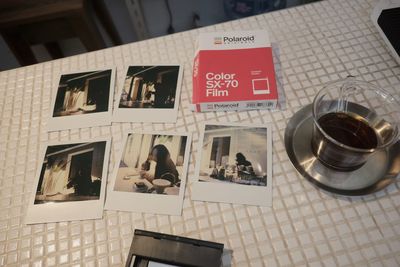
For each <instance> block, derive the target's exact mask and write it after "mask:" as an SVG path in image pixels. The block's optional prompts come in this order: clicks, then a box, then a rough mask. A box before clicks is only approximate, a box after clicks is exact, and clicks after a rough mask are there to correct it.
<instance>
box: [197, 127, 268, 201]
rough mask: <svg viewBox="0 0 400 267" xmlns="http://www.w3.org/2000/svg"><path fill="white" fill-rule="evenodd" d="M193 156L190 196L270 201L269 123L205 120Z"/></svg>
mask: <svg viewBox="0 0 400 267" xmlns="http://www.w3.org/2000/svg"><path fill="white" fill-rule="evenodd" d="M197 158H198V161H197V164H196V171H195V173H196V178H195V181H194V182H193V187H192V199H193V200H201V201H212V202H225V203H235V204H247V205H259V206H271V205H272V162H271V161H272V136H271V126H270V125H247V124H233V123H229V124H223V123H219V122H218V123H215V124H213V123H210V124H208V123H207V124H205V125H204V126H203V131H202V134H201V137H200V140H199V148H198V157H197Z"/></svg>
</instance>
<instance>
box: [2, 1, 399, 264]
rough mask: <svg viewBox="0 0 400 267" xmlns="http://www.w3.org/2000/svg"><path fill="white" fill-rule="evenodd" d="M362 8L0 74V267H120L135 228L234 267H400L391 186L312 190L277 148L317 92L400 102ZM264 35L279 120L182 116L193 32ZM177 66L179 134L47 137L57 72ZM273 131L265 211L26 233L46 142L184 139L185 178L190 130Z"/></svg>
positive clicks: (343, 6) (90, 132)
mask: <svg viewBox="0 0 400 267" xmlns="http://www.w3.org/2000/svg"><path fill="white" fill-rule="evenodd" d="M374 3H375V2H374V1H371V0H367V1H365V0H352V1H348V0H332V1H329V0H327V1H322V2H318V3H315V4H310V5H305V6H300V7H296V8H291V9H287V10H283V11H279V12H274V13H269V14H265V15H260V16H256V17H251V18H247V19H243V20H237V21H232V22H228V23H224V24H219V25H215V26H211V27H207V28H202V29H200V30H194V31H189V32H183V33H177V34H174V35H170V36H166V37H162V38H157V39H152V40H148V41H144V42H138V43H133V44H129V45H124V46H120V47H114V48H110V49H105V50H101V51H97V52H93V53H87V54H82V55H79V56H75V57H70V58H65V59H61V60H56V61H51V62H47V63H43V64H38V65H34V66H30V67H25V68H19V69H15V70H11V71H5V72H1V73H0V119H1V127H0V266H3V265H7V266H60V265H68V266H80V265H84V266H112V265H115V266H121V265H123V264H124V261H125V259H126V255H127V253H128V250H129V246H130V242H131V238H132V235H133V231H134V229H135V228H141V229H147V230H154V231H161V232H165V233H171V234H177V235H184V236H188V237H193V238H202V239H206V240H213V241H217V242H222V243H224V244H225V245H226V247H227V248H229V249H233V251H234V254H233V265H234V266H250V265H251V266H276V265H280V266H306V265H308V266H339V265H340V266H349V265H352V266H399V265H400V182H399V181H397V182H396V183H394V184H392V185H390V186H389V187H387V188H386V189H384V190H383V191H381V192H379V193H376V194H373V195H369V196H365V197H357V198H349V197H337V196H334V195H331V194H328V193H324V192H321V191H319V190H317V189H315V188H314V187H313V186H312V185H310V184H309V183H308V182H307V181H305V180H304V179H303V178H302V177H301V176H300V175H299V174H298V173H297V172H296V170H295V169H294V168H293V167H292V165H291V163H290V161H289V159H288V157H287V155H286V152H285V149H284V144H283V135H284V130H285V126H286V123H287V121H288V119H289V118H290V117H291V116H292V115H293V113H294V112H296V111H297V110H298V109H299V108H301V107H302V106H303V105H306V104H308V103H310V102H311V101H312V99H313V96H314V95H315V93H316V91H317V90H319V89H320V88H321V85H322V84H324V83H326V82H328V81H332V80H336V79H338V78H343V77H346V76H347V75H348V74H352V75H356V76H358V77H359V78H360V79H363V80H367V81H373V82H374V83H376V84H378V85H381V86H383V87H385V88H386V89H387V90H389V91H391V92H392V93H397V94H399V91H400V78H399V77H400V68H399V66H397V65H396V63H395V61H394V60H393V59H392V58H391V56H390V55H389V52H388V49H387V48H386V47H385V45H384V43H383V41H382V40H381V39H380V38H379V35H378V33H377V31H376V30H375V28H374V27H373V25H372V23H371V21H370V19H369V14H370V12H371V9H372V6H373V4H374ZM254 28H265V29H267V30H269V32H270V34H271V39H272V41H274V42H277V43H279V46H280V49H281V60H282V68H283V81H284V88H285V91H286V96H287V109H286V110H285V111H276V112H269V111H250V112H219V113H202V114H196V113H192V112H190V111H189V103H190V98H191V87H192V82H191V64H192V57H193V53H194V40H195V37H196V36H197V35H198V33H199V32H200V31H217V30H218V31H221V30H233V29H235V30H239V29H254ZM173 61H180V62H183V63H184V67H185V74H184V81H183V90H182V97H181V104H180V110H179V117H178V121H177V123H176V124H150V123H144V124H140V123H135V124H133V123H132V124H130V123H123V124H120V123H115V124H113V125H112V126H111V127H108V126H107V127H94V128H85V129H79V130H70V131H61V132H54V133H50V134H49V133H47V132H46V128H45V126H46V123H47V122H46V119H47V116H48V114H49V112H50V99H51V96H52V95H51V94H52V93H51V92H52V89H54V84H55V83H57V80H58V78H59V76H58V75H59V73H60V72H68V71H72V72H73V71H76V70H85V69H89V68H90V69H93V68H100V67H103V66H110V65H111V66H112V65H116V66H117V67H118V71H117V74H118V77H117V78H118V79H119V78H121V77H123V75H124V67H125V65H127V64H131V63H134V64H148V63H150V64H151V63H159V62H164V63H166V62H173ZM206 120H217V121H221V122H238V121H243V122H255V123H267V122H268V123H271V124H272V125H273V142H274V145H273V154H274V156H273V168H274V170H273V172H274V176H273V181H274V188H273V193H274V197H273V207H272V208H261V207H251V206H243V205H230V204H215V203H204V202H193V201H191V198H190V195H191V188H190V186H189V187H188V188H187V190H186V197H185V201H184V208H183V213H182V216H181V217H173V216H158V215H149V214H137V213H129V212H116V211H106V212H104V217H103V219H101V220H90V221H78V222H68V223H50V224H39V225H35V226H26V225H24V223H23V219H24V215H25V211H26V209H27V205H28V201H29V196H30V194H31V188H32V183H33V180H34V175H35V169H36V167H37V166H38V164H39V162H40V161H41V160H42V159H40V158H39V148H40V147H43V146H45V145H46V143H47V142H48V141H53V140H61V141H66V140H76V139H79V138H91V137H97V136H110V135H111V136H112V137H113V146H112V154H111V157H110V159H111V160H110V165H109V166H110V168H109V173H111V172H112V169H113V165H114V162H115V160H116V158H115V155H116V149H115V148H116V145H120V144H121V142H122V136H123V133H124V131H126V130H132V129H133V130H176V131H190V132H193V137H194V138H193V145H192V154H191V162H190V169H189V179H190V178H192V177H193V172H194V164H195V162H196V152H197V151H196V150H197V143H198V138H199V123H200V122H203V121H206Z"/></svg>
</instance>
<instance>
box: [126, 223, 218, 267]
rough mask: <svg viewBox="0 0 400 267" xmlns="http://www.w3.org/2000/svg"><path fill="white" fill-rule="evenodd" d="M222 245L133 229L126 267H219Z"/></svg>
mask: <svg viewBox="0 0 400 267" xmlns="http://www.w3.org/2000/svg"><path fill="white" fill-rule="evenodd" d="M223 250H224V244H221V243H215V242H209V241H203V240H199V239H192V238H186V237H180V236H175V235H168V234H162V233H157V232H150V231H144V230H138V229H136V230H135V234H134V236H133V239H132V244H131V248H130V250H129V255H128V259H127V261H126V264H125V266H126V267H176V266H197V267H220V266H222V254H223Z"/></svg>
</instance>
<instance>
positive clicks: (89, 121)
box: [47, 66, 116, 132]
mask: <svg viewBox="0 0 400 267" xmlns="http://www.w3.org/2000/svg"><path fill="white" fill-rule="evenodd" d="M107 70H111V79H110V88H109V98H108V110H107V111H102V112H97V113H90V114H79V115H71V116H61V117H54V116H53V114H54V108H55V103H56V98H57V93H58V87H59V85H60V79H61V77H62V76H63V75H69V74H78V73H84V72H94V71H107ZM115 77H116V69H115V67H107V66H105V67H104V68H95V69H83V70H82V69H78V70H76V71H74V72H65V73H60V74H59V75H58V80H57V84H55V82H54V85H53V86H54V88H55V89H53V97H52V99H51V110H50V114H49V119H48V122H47V131H49V132H53V131H60V130H69V129H77V128H87V127H95V126H105V125H111V121H112V114H113V107H114V105H113V101H114V89H115Z"/></svg>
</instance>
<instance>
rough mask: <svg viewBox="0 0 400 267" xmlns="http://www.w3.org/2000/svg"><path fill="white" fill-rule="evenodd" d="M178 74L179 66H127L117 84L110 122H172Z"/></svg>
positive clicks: (177, 89)
mask: <svg viewBox="0 0 400 267" xmlns="http://www.w3.org/2000/svg"><path fill="white" fill-rule="evenodd" d="M182 72H183V68H182V66H180V65H152V66H129V67H128V69H127V71H126V75H125V78H124V80H123V81H122V83H121V84H122V85H121V88H122V89H121V91H120V93H119V99H118V103H117V105H116V107H115V112H114V120H115V121H132V122H164V121H165V122H174V121H176V116H177V110H178V105H179V99H180V87H181V83H182Z"/></svg>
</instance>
